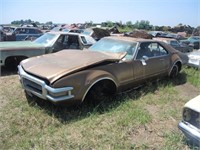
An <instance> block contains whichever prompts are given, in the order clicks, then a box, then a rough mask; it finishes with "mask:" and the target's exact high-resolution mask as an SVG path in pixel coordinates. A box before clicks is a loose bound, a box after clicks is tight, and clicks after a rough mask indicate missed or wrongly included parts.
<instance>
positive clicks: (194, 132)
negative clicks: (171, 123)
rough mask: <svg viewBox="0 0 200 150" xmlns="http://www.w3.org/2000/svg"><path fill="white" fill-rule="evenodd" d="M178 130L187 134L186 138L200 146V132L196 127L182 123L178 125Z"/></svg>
mask: <svg viewBox="0 0 200 150" xmlns="http://www.w3.org/2000/svg"><path fill="white" fill-rule="evenodd" d="M178 128H179V129H180V130H181V131H182V132H183V133H184V134H185V136H186V137H187V138H188V139H190V140H191V141H193V142H195V143H196V144H199V145H200V130H199V129H197V128H196V127H194V126H192V125H190V124H189V123H186V122H185V121H181V122H179V124H178Z"/></svg>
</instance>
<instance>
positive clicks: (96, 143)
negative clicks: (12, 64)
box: [0, 68, 200, 150]
mask: <svg viewBox="0 0 200 150" xmlns="http://www.w3.org/2000/svg"><path fill="white" fill-rule="evenodd" d="M11 78H12V79H10V78H9V77H8V80H6V81H5V82H4V83H3V84H4V86H3V88H2V87H1V89H0V92H1V94H2V95H4V98H5V100H6V104H5V105H4V106H3V107H2V108H1V109H0V115H1V116H0V147H1V149H20V150H27V149H72V150H73V149H81V150H82V149H83V150H90V149H95V150H96V149H97V150H102V149H108V150H109V149H111V150H112V149H116V150H118V149H119V150H121V149H125V150H126V149H127V150H129V149H139V150H143V149H144V150H145V149H163V150H174V149H175V150H176V149H177V150H179V149H180V150H181V149H189V147H188V145H187V144H186V142H185V140H184V136H183V135H182V133H181V132H180V131H179V130H178V129H177V124H178V122H179V121H180V119H181V111H182V107H183V105H184V104H185V102H186V101H188V100H189V99H190V98H192V97H194V95H195V94H196V93H199V92H200V89H199V84H197V83H199V82H200V81H199V80H198V78H199V70H195V69H192V68H184V69H183V71H182V72H181V74H180V76H179V77H178V78H177V79H175V80H173V81H172V80H170V79H168V78H164V79H161V80H160V81H157V82H153V83H148V84H147V85H145V86H143V87H141V88H139V89H136V90H131V91H129V92H126V93H122V94H118V95H117V96H116V97H113V98H112V101H106V102H104V103H102V104H100V105H99V106H96V107H92V106H87V105H86V104H85V105H82V106H77V107H70V108H66V107H56V106H54V105H52V104H50V103H41V104H40V105H34V106H29V105H28V103H27V100H26V98H25V96H24V93H23V90H22V89H21V86H20V83H19V82H18V77H17V76H12V77H11ZM0 80H1V82H2V81H3V80H4V79H2V78H1V79H0ZM183 84H189V85H191V84H192V87H193V88H195V89H196V90H197V91H196V93H193V95H188V96H182V95H181V93H180V89H179V88H178V87H179V86H181V85H183ZM183 92H184V91H183Z"/></svg>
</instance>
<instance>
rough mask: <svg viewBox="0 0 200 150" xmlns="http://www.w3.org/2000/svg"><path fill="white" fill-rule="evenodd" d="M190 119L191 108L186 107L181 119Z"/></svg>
mask: <svg viewBox="0 0 200 150" xmlns="http://www.w3.org/2000/svg"><path fill="white" fill-rule="evenodd" d="M190 119H191V110H190V109H188V108H184V109H183V120H184V121H187V122H188V121H190Z"/></svg>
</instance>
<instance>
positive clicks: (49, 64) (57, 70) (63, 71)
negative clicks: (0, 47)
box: [21, 50, 126, 83]
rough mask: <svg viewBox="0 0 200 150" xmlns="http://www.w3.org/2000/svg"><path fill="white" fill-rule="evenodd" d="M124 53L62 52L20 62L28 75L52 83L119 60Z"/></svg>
mask: <svg viewBox="0 0 200 150" xmlns="http://www.w3.org/2000/svg"><path fill="white" fill-rule="evenodd" d="M125 55H126V53H102V52H95V51H89V50H84V51H80V50H62V51H60V52H57V53H53V54H47V55H42V56H37V57H32V58H29V59H26V60H24V61H22V62H21V65H22V67H23V68H24V70H25V71H26V72H28V73H30V74H33V75H36V76H38V77H41V78H44V79H46V80H48V81H49V82H50V83H53V82H54V81H56V80H57V79H59V78H61V77H62V76H65V75H68V74H71V73H73V72H76V71H79V70H82V69H84V68H86V67H88V66H92V65H96V64H99V63H102V62H106V61H110V62H115V61H119V60H121V59H122V58H123V57H124V56H125Z"/></svg>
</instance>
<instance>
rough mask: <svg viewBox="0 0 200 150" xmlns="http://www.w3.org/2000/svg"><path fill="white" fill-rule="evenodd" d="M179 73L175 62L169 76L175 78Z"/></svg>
mask: <svg viewBox="0 0 200 150" xmlns="http://www.w3.org/2000/svg"><path fill="white" fill-rule="evenodd" d="M178 73H179V67H178V65H177V64H175V65H174V66H173V68H172V70H171V72H170V75H169V76H170V78H176V77H177V76H178Z"/></svg>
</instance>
